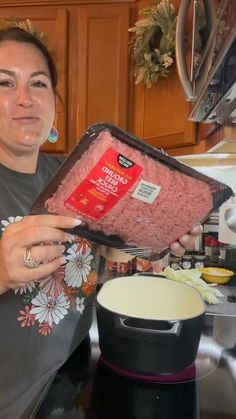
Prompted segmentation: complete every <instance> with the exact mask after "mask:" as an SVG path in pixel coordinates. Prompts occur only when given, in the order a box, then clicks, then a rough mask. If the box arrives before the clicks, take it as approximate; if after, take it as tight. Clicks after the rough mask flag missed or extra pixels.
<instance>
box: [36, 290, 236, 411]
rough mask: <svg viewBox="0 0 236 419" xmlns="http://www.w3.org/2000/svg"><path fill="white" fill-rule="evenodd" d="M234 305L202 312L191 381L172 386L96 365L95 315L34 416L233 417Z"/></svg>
mask: <svg viewBox="0 0 236 419" xmlns="http://www.w3.org/2000/svg"><path fill="white" fill-rule="evenodd" d="M230 291H233V292H234V293H235V291H236V289H235V288H234V289H232V290H230ZM233 305H234V309H232V308H231V306H230V309H229V311H230V313H231V314H230V316H225V315H223V314H222V313H220V315H218V314H217V315H216V314H214V313H211V312H210V313H208V314H206V316H205V323H204V328H203V333H202V336H201V340H200V344H199V349H198V355H197V359H196V362H195V367H196V376H195V379H193V380H187V381H184V380H183V381H182V382H178V383H173V384H170V383H148V382H142V381H136V380H132V379H129V378H125V377H122V376H120V375H118V374H117V373H114V372H113V371H112V370H110V369H109V368H108V367H106V366H105V365H104V364H103V363H100V362H99V359H100V355H101V354H100V350H99V344H98V333H97V327H96V316H94V322H93V325H92V328H91V331H90V337H87V338H86V339H85V341H84V342H82V344H81V345H80V347H79V348H78V349H77V350H76V351H75V353H74V354H73V355H72V356H71V358H70V359H69V360H68V361H67V363H66V364H65V365H64V366H63V367H62V368H61V369H60V370H59V372H58V374H57V375H56V377H55V380H54V382H53V384H52V386H51V388H50V390H49V392H48V394H47V396H46V399H45V400H44V402H43V404H42V406H41V408H40V410H39V411H38V413H37V415H36V419H185V418H186V419H235V418H236V303H234V304H233ZM234 313H235V316H234V315H233V314H234Z"/></svg>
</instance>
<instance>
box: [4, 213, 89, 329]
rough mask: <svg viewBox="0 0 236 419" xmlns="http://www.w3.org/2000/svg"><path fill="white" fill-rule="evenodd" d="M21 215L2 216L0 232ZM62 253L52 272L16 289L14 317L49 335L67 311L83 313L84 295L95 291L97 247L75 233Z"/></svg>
mask: <svg viewBox="0 0 236 419" xmlns="http://www.w3.org/2000/svg"><path fill="white" fill-rule="evenodd" d="M22 218H23V217H19V216H17V217H9V218H8V220H2V221H1V222H2V225H3V227H2V232H3V231H4V230H5V228H6V227H7V225H8V224H11V223H14V222H17V221H20V220H21V219H22ZM48 244H49V243H48ZM64 256H65V260H66V263H65V264H64V265H63V266H61V267H60V268H58V269H57V270H56V271H55V272H53V273H52V274H50V275H48V276H46V277H45V278H43V279H40V280H39V281H30V282H28V283H27V284H26V285H25V286H24V287H22V288H18V289H16V290H15V294H19V295H20V296H21V297H22V302H23V304H24V306H23V307H22V309H21V310H20V312H19V315H18V317H17V320H18V322H19V325H20V326H21V327H32V326H33V327H38V332H39V333H40V334H41V335H42V336H48V335H49V334H50V333H51V332H52V331H53V328H54V327H57V325H58V324H59V323H60V322H61V321H63V319H64V318H65V317H66V316H67V315H68V314H69V312H75V311H77V312H78V313H79V314H80V315H83V312H84V309H85V305H86V298H88V297H89V296H91V295H92V294H93V293H94V291H95V288H96V283H97V274H96V268H97V258H96V247H95V246H94V245H93V244H92V243H91V242H89V241H88V240H86V239H83V238H81V237H77V238H76V239H75V242H74V243H73V244H72V245H71V244H69V245H68V246H67V248H66V251H65V254H64Z"/></svg>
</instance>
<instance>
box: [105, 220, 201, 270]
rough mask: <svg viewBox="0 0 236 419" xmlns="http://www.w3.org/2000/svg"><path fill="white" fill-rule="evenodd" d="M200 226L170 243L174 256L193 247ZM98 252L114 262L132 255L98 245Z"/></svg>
mask: <svg viewBox="0 0 236 419" xmlns="http://www.w3.org/2000/svg"><path fill="white" fill-rule="evenodd" d="M202 230H203V229H202V226H201V225H197V226H195V227H194V228H193V229H192V230H191V231H190V233H188V234H185V235H184V236H182V237H180V239H179V241H176V242H174V243H172V244H171V245H170V251H171V253H173V254H174V255H176V256H182V255H183V254H184V253H185V251H186V250H187V249H193V248H194V243H195V239H196V237H198V236H200V234H201V233H202ZM100 252H101V255H102V256H103V257H105V258H106V259H108V260H112V261H114V262H128V261H129V260H131V259H133V258H134V256H132V255H129V254H127V253H124V252H121V251H120V250H118V249H115V248H112V247H106V246H100Z"/></svg>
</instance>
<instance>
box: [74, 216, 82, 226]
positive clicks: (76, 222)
mask: <svg viewBox="0 0 236 419" xmlns="http://www.w3.org/2000/svg"><path fill="white" fill-rule="evenodd" d="M72 220H73V224H74V226H79V225H80V224H81V223H82V221H81V220H80V219H79V218H72Z"/></svg>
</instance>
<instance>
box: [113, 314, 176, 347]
mask: <svg viewBox="0 0 236 419" xmlns="http://www.w3.org/2000/svg"><path fill="white" fill-rule="evenodd" d="M132 320H137V319H134V318H132V319H131V318H129V317H119V316H115V327H116V330H117V333H118V334H119V336H122V337H125V338H127V339H137V340H140V339H142V340H148V341H153V342H159V343H174V342H176V341H177V339H178V338H179V335H180V332H181V329H182V322H181V321H178V320H174V321H166V320H160V321H155V320H147V319H143V320H140V319H139V320H140V321H143V322H145V327H140V326H136V325H132V324H127V323H128V322H132ZM155 322H156V323H158V322H159V323H160V324H161V325H162V326H164V327H165V329H161V328H159V329H154V328H153V323H155ZM148 323H150V326H151V327H150V328H149V327H148Z"/></svg>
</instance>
